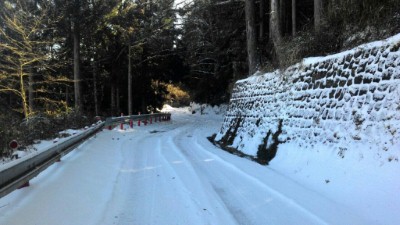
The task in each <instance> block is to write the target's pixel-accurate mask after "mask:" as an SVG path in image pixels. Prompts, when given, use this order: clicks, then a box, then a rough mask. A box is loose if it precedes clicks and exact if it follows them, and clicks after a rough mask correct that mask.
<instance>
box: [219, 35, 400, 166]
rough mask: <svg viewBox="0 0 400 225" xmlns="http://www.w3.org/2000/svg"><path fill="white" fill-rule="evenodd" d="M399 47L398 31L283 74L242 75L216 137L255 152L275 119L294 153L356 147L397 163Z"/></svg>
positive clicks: (399, 140) (399, 146)
mask: <svg viewBox="0 0 400 225" xmlns="http://www.w3.org/2000/svg"><path fill="white" fill-rule="evenodd" d="M399 49H400V34H399V35H396V36H394V37H392V38H389V39H387V40H384V41H378V42H373V43H369V44H366V45H362V46H359V47H357V48H355V49H352V50H349V51H346V52H343V53H339V54H336V55H331V56H327V57H319V58H308V59H305V60H304V61H303V62H302V63H299V64H296V65H294V66H292V67H290V68H288V69H287V70H286V71H284V72H280V71H275V72H273V73H267V74H256V75H254V76H251V77H249V78H247V79H244V80H240V81H238V82H237V83H236V84H235V87H234V89H233V93H232V97H231V101H230V104H229V107H228V110H227V113H226V116H225V119H224V123H223V125H222V128H221V131H220V132H219V133H218V134H217V136H216V137H215V140H216V141H221V140H223V139H224V138H225V139H226V136H227V134H228V133H229V132H230V133H235V137H234V139H231V141H230V143H229V145H230V147H233V148H236V149H238V150H239V151H241V152H243V153H245V154H248V155H252V156H256V155H257V150H258V148H259V146H260V144H261V143H263V141H264V139H265V137H266V135H267V133H268V132H269V131H271V132H272V133H275V132H276V131H277V129H278V124H279V121H280V120H281V121H282V133H281V134H280V135H279V140H280V141H282V142H284V144H281V145H288V144H290V146H292V147H294V148H296V149H294V150H296V151H301V150H304V149H317V150H318V149H320V148H321V146H324V148H326V147H328V148H331V149H333V150H332V151H334V152H335V153H336V154H337V155H338V156H339V157H341V158H344V157H345V156H347V154H350V153H351V152H352V151H357V152H358V153H357V154H359V153H360V152H371V153H372V154H370V155H371V156H373V157H378V158H382V159H383V160H385V161H393V162H395V161H397V162H398V157H399V151H400V50H399ZM271 138H272V135H270V139H271ZM269 143H272V140H271V141H270V142H269ZM278 151H279V147H278ZM358 157H360V158H363V155H362V154H361V155H360V154H359V155H358Z"/></svg>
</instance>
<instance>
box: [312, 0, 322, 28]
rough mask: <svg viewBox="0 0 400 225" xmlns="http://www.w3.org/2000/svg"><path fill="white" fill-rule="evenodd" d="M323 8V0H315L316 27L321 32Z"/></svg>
mask: <svg viewBox="0 0 400 225" xmlns="http://www.w3.org/2000/svg"><path fill="white" fill-rule="evenodd" d="M321 9H322V2H321V0H314V29H315V32H317V33H319V32H320V31H321V23H322V18H321V15H322V14H321Z"/></svg>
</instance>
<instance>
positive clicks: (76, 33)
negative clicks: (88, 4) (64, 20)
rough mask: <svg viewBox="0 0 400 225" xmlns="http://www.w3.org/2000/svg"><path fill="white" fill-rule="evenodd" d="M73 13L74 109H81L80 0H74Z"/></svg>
mask: <svg viewBox="0 0 400 225" xmlns="http://www.w3.org/2000/svg"><path fill="white" fill-rule="evenodd" d="M74 6H75V8H74V10H75V15H74V18H73V33H72V36H73V38H74V91H75V109H76V110H77V111H81V110H82V95H81V74H80V41H81V40H80V33H79V22H78V21H79V9H80V0H75V4H74Z"/></svg>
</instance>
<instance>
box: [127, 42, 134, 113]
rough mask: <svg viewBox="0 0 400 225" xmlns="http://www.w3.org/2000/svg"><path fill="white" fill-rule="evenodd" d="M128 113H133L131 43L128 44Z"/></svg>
mask: <svg viewBox="0 0 400 225" xmlns="http://www.w3.org/2000/svg"><path fill="white" fill-rule="evenodd" d="M128 114H129V115H132V114H133V112H132V65H131V45H129V46H128Z"/></svg>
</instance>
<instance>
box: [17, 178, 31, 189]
mask: <svg viewBox="0 0 400 225" xmlns="http://www.w3.org/2000/svg"><path fill="white" fill-rule="evenodd" d="M29 186H30V183H29V180H28V181H27V182H26V183H25V184H23V185H22V186H21V187H19V188H18V189H21V188H26V187H29Z"/></svg>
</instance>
